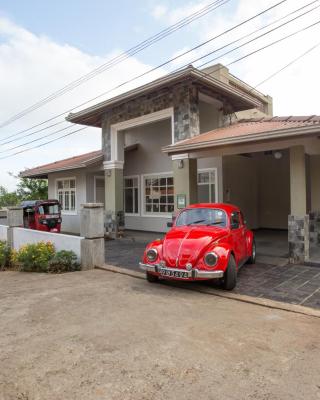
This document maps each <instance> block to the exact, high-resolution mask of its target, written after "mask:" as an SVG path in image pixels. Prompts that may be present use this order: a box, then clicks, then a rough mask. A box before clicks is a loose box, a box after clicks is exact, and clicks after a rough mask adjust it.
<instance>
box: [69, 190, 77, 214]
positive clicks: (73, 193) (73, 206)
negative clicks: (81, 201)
mask: <svg viewBox="0 0 320 400" xmlns="http://www.w3.org/2000/svg"><path fill="white" fill-rule="evenodd" d="M75 209H76V192H75V191H74V190H72V191H71V207H70V210H75Z"/></svg>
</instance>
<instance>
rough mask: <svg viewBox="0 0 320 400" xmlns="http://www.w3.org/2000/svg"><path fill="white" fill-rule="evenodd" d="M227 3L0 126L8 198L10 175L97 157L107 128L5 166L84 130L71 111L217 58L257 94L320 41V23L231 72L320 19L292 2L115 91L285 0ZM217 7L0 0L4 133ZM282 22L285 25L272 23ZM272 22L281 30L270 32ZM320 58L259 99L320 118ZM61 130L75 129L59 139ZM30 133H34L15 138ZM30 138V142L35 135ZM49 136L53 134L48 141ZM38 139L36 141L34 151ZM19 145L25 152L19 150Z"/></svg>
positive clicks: (297, 0) (1, 176) (277, 111)
mask: <svg viewBox="0 0 320 400" xmlns="http://www.w3.org/2000/svg"><path fill="white" fill-rule="evenodd" d="M225 1H226V2H225V4H223V5H222V6H221V7H219V8H218V9H216V10H214V11H212V12H210V13H208V14H207V15H206V16H204V17H202V18H200V19H198V20H197V21H194V22H193V23H191V24H189V25H188V26H185V27H183V28H182V29H180V30H179V31H177V32H175V33H173V34H172V35H170V36H168V37H167V38H165V39H163V40H161V41H159V42H157V43H154V44H153V45H152V46H151V47H149V48H148V49H145V50H143V51H141V52H139V53H137V54H136V55H134V56H132V57H129V58H127V59H126V60H125V61H123V62H122V63H119V64H117V65H115V66H113V67H112V68H109V69H108V70H106V71H104V72H103V73H101V74H99V75H97V76H96V77H95V78H93V79H91V80H89V81H87V82H86V83H84V84H82V85H81V86H79V87H78V88H76V89H74V90H72V91H70V92H68V93H67V94H65V95H63V96H61V97H59V98H57V99H55V100H54V101H52V102H50V103H48V104H46V105H45V106H43V107H41V108H39V109H37V110H35V111H33V112H32V113H29V114H28V115H26V116H24V117H23V118H20V119H18V120H16V121H15V122H13V123H10V124H7V125H6V126H3V127H1V128H0V185H3V186H5V187H7V188H8V189H10V190H12V189H14V187H15V185H16V182H17V180H16V179H15V178H14V177H12V176H10V175H9V174H8V173H9V172H11V173H13V174H15V175H16V174H18V173H19V172H20V171H22V170H24V169H25V168H31V167H34V166H37V165H41V164H45V163H48V162H53V161H56V160H59V159H63V158H66V157H72V156H75V155H78V154H81V153H85V152H88V151H91V150H96V149H99V148H100V147H101V130H100V129H94V128H89V129H86V130H84V131H83V132H79V133H78V134H74V135H70V136H69V137H67V138H64V139H62V140H59V141H57V142H54V143H51V144H50V145H46V146H43V147H40V148H38V149H33V150H31V151H27V152H24V153H22V154H19V155H16V156H12V157H9V158H4V157H6V156H8V155H11V154H12V153H14V152H18V151H20V150H24V149H27V148H30V147H33V146H35V145H37V144H41V143H44V142H46V141H48V140H50V139H54V138H56V137H59V136H61V135H63V134H65V133H68V132H71V131H72V130H75V129H77V127H74V128H71V127H70V128H67V126H68V124H67V123H66V122H63V121H64V116H65V115H67V110H69V109H71V108H73V107H75V106H77V105H79V104H81V103H83V102H85V101H88V100H90V99H91V98H93V97H95V96H98V95H100V94H102V93H104V92H106V91H109V93H107V94H105V95H103V96H101V97H99V100H96V101H94V102H91V103H88V105H92V104H95V103H96V102H98V101H102V100H106V99H107V98H111V97H113V96H115V95H116V94H119V93H121V92H125V91H127V90H129V89H131V88H133V87H137V86H140V85H141V84H143V83H146V82H148V81H151V80H153V79H155V78H157V77H159V76H162V75H164V74H166V73H169V72H170V71H173V70H174V69H176V68H179V67H181V66H183V65H187V64H188V63H193V65H194V66H200V64H201V63H203V62H204V61H208V62H209V61H210V60H212V61H210V62H209V63H208V65H210V63H212V64H216V63H218V62H219V63H222V64H224V65H227V64H230V65H229V66H228V68H229V70H230V72H231V73H232V74H234V75H236V76H237V77H239V78H240V79H242V80H244V81H245V82H247V83H249V84H250V85H252V86H256V85H257V84H258V83H259V82H261V81H263V80H264V79H265V78H267V77H269V76H270V75H272V74H273V73H274V72H276V71H278V70H279V69H281V68H282V67H284V66H285V65H286V64H288V63H290V62H291V61H293V60H294V59H295V58H296V57H298V56H300V55H302V54H303V53H304V52H306V51H307V50H308V49H310V48H312V47H313V46H315V45H317V43H318V42H319V41H320V24H318V25H316V26H314V27H313V28H310V29H308V30H306V31H304V32H302V33H299V34H297V35H295V36H293V37H291V38H289V39H287V40H284V41H282V42H280V43H278V44H276V45H273V46H271V47H269V48H267V49H266V50H264V51H260V52H258V53H256V54H254V55H252V56H250V57H247V58H244V59H243V60H241V61H239V62H236V63H233V64H231V63H232V62H234V61H235V60H237V59H239V58H241V57H243V56H244V55H247V54H248V53H251V52H253V51H255V50H257V49H259V48H261V47H263V46H265V45H267V44H269V43H271V42H273V41H276V40H278V39H280V38H282V37H284V36H286V35H289V34H290V33H293V32H295V31H297V30H299V29H301V28H303V27H306V26H308V25H310V24H312V23H315V22H317V21H319V20H320V1H315V2H314V3H313V4H310V5H309V6H308V7H306V8H305V9H304V11H300V12H299V13H296V14H293V15H292V16H287V17H286V15H287V14H288V13H290V12H292V11H294V10H296V9H298V8H299V7H302V6H304V5H306V4H309V3H311V2H312V1H313V0H287V1H285V2H284V3H283V4H281V5H279V6H277V7H275V8H274V9H273V10H271V11H269V12H268V13H266V14H264V15H263V16H260V17H259V18H256V19H254V20H252V21H251V22H250V23H247V24H244V25H243V26H241V27H240V28H238V29H235V30H233V31H232V32H229V33H228V34H225V35H223V36H221V37H220V38H218V39H216V40H213V41H211V42H209V43H208V44H207V45H206V46H202V47H200V48H199V49H198V50H196V51H193V52H191V53H190V54H189V55H187V56H183V57H180V58H179V59H178V60H176V61H175V62H172V63H170V64H168V65H166V66H164V67H161V68H159V69H158V70H156V71H154V72H153V73H148V74H147V75H145V76H144V77H143V78H140V79H136V80H134V81H133V82H132V83H130V84H127V85H123V86H121V88H119V89H116V90H111V89H113V88H115V87H116V86H117V85H119V84H121V83H123V82H124V81H126V80H128V79H130V78H134V77H136V76H137V75H139V74H141V73H142V72H145V71H148V70H149V69H151V68H153V67H155V66H157V65H159V64H161V63H162V62H164V61H166V60H168V59H170V58H172V57H174V56H177V55H180V54H182V53H183V52H185V51H187V50H189V49H191V48H192V47H194V46H196V45H198V44H200V43H201V42H203V41H205V40H208V39H210V38H212V37H214V36H216V35H217V34H219V33H221V32H224V31H225V30H227V29H229V28H231V27H232V26H234V25H236V24H238V23H240V22H242V21H244V20H245V19H247V18H249V17H251V16H253V15H255V14H257V13H258V12H260V11H262V10H264V9H266V8H268V7H270V6H272V5H274V4H276V3H278V2H279V1H280V0H265V1H263V2H261V1H256V0H225ZM211 2H212V0H211V1H210V0H189V1H188V0H171V1H170V0H158V1H156V0H136V1H134V2H133V1H129V0H118V1H117V2H114V1H102V0H90V2H89V1H84V0H68V1H62V0H55V1H54V2H48V1H47V2H44V1H43V0H41V1H40V0H28V1H24V2H22V1H18V0H0V125H1V124H2V123H3V122H5V121H7V120H8V119H9V118H10V117H12V116H13V115H16V114H17V113H19V112H21V111H22V110H24V109H25V108H26V107H29V106H30V105H33V104H34V103H35V102H37V101H39V100H41V99H43V98H45V97H47V96H49V95H51V94H52V93H53V92H55V91H57V90H59V89H61V88H62V87H64V86H65V85H67V84H68V83H70V82H72V81H74V80H75V79H78V78H80V77H81V76H83V75H84V74H87V73H89V72H90V71H92V70H93V69H94V68H97V67H99V66H100V65H101V64H103V63H106V62H107V61H108V60H110V59H112V58H113V57H115V56H117V55H119V54H121V53H122V52H124V51H126V50H128V49H129V48H131V47H133V46H135V45H136V44H138V43H140V42H142V41H143V40H145V39H147V38H148V37H150V36H152V35H154V34H156V33H158V32H160V31H161V30H163V29H165V28H167V27H168V26H170V25H171V24H174V23H177V22H178V21H179V20H180V19H181V18H184V17H187V16H188V15H190V14H191V13H193V12H195V11H198V10H200V9H201V8H202V7H204V6H205V5H207V4H209V3H211ZM318 6H319V8H316V9H314V10H312V11H310V13H308V14H306V15H305V16H303V17H301V18H298V19H297V20H295V21H293V22H291V23H288V24H287V25H285V26H283V27H281V28H279V29H276V30H275V31H274V32H271V33H268V34H266V35H265V36H263V37H261V38H260V39H258V40H255V41H253V42H252V43H250V44H247V45H244V46H243V47H241V48H240V49H238V50H236V51H232V52H230V53H229V54H226V55H224V53H225V52H227V51H230V50H232V49H233V48H234V47H235V46H238V45H239V44H243V43H245V42H246V41H248V40H250V39H252V38H254V37H256V36H257V35H260V34H262V33H264V32H267V31H268V30H270V29H272V28H275V27H277V26H279V25H280V24H281V23H284V22H286V21H288V20H289V19H291V18H294V17H296V16H297V15H299V14H301V13H303V12H305V11H308V10H311V9H312V8H315V7H318ZM282 17H285V18H283V19H282V20H281V21H280V22H278V23H274V21H276V20H278V19H280V18H282ZM271 23H273V25H271V26H270V27H268V28H264V29H262V28H263V27H264V26H265V25H268V24H271ZM260 28H261V30H260V31H259V33H255V34H252V35H251V36H250V37H248V38H246V39H242V40H241V41H239V42H238V43H237V44H234V45H230V42H232V41H235V40H238V39H239V38H241V37H242V36H244V35H248V34H249V33H252V32H253V31H255V30H257V29H260ZM228 44H229V46H227V47H226V48H225V49H224V50H220V51H217V49H219V48H220V47H222V46H226V45H228ZM210 51H216V52H215V53H214V54H213V55H212V56H208V57H207V58H204V59H203V60H202V61H199V62H194V60H195V59H197V58H198V57H200V56H203V55H204V54H206V53H208V52H210ZM214 58H215V60H213V59H214ZM319 60H320V46H319V47H317V48H315V49H314V50H312V51H311V52H310V53H308V54H306V55H305V56H304V57H303V58H301V59H300V60H298V61H297V62H295V63H294V64H293V65H292V66H290V67H288V68H287V69H285V70H284V71H283V72H281V73H280V74H278V75H276V76H275V77H273V78H272V79H270V80H268V81H267V82H265V83H264V84H262V85H261V86H259V87H258V89H259V90H260V91H261V92H263V93H264V94H268V95H270V96H272V97H273V101H274V115H311V114H318V115H319V114H320V110H319V102H318V93H319V89H320V77H319V73H318V70H319ZM77 110H78V109H77ZM79 110H80V108H79ZM58 114H63V115H62V116H61V117H59V118H56V119H54V120H52V121H51V122H50V123H49V122H48V123H47V124H43V125H40V126H39V127H38V128H34V129H29V128H30V127H32V126H34V125H37V124H39V123H41V122H43V121H45V120H47V119H50V118H52V117H54V116H56V115H58ZM58 122H59V125H57V126H56V127H51V128H49V129H47V130H44V131H41V132H38V133H34V132H35V131H36V130H39V129H41V128H43V127H46V126H47V125H51V124H54V123H58ZM63 128H67V129H65V130H64V131H62V132H56V133H54V132H55V131H57V130H58V129H63ZM79 128H80V127H79ZM27 129H29V130H27ZM22 130H27V131H26V132H24V133H21V134H18V135H16V134H17V133H19V132H20V131H22ZM32 133H34V134H32ZM28 134H29V135H30V134H32V135H30V136H27V135H28ZM48 134H51V136H50V137H48V138H43V136H44V135H48ZM12 135H16V136H13V137H12V138H11V140H12V142H11V143H5V142H6V141H9V139H6V138H8V137H11V136H12ZM32 140H36V141H35V142H34V143H30V144H26V143H27V142H30V141H32ZM17 146H19V147H17ZM13 147H17V148H16V149H13Z"/></svg>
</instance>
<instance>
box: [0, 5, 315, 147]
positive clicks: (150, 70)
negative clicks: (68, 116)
mask: <svg viewBox="0 0 320 400" xmlns="http://www.w3.org/2000/svg"><path fill="white" fill-rule="evenodd" d="M286 1H287V0H282V1H280V2H278V3H276V4H274V5H273V6H271V7H269V8H267V9H265V10H263V11H261V12H259V13H258V14H255V15H254V16H252V17H250V18H248V19H246V20H244V21H242V22H241V23H239V24H236V25H234V26H233V27H231V28H229V29H227V30H225V31H223V32H222V33H220V34H218V35H216V36H214V37H212V38H210V39H208V40H206V41H204V42H201V43H200V44H199V45H197V46H195V47H193V48H192V49H190V50H187V51H185V52H184V53H182V54H179V55H178V56H176V57H173V58H171V59H169V60H167V61H166V62H163V63H161V64H160V65H158V66H157V67H154V68H151V69H149V70H148V71H146V72H144V73H142V74H140V75H137V76H135V77H134V78H132V79H129V80H127V81H125V82H123V83H121V84H119V85H117V86H115V87H113V88H112V89H109V90H107V91H106V92H103V93H101V94H100V95H98V96H96V97H94V98H91V99H89V100H87V101H85V102H83V103H81V104H78V105H77V106H75V107H72V108H70V109H68V110H66V111H64V112H62V113H60V114H57V115H55V116H53V117H51V118H49V119H47V120H45V121H42V122H40V123H38V124H36V125H33V126H32V127H30V128H27V129H24V130H22V131H19V132H17V133H15V134H12V135H9V136H7V137H5V138H3V139H0V142H1V141H3V140H6V139H11V138H13V137H17V136H19V135H21V134H23V133H25V132H28V131H30V130H31V129H34V128H37V127H39V126H41V125H44V124H46V123H48V122H51V121H53V120H54V119H56V118H59V117H61V116H63V115H65V113H70V112H72V111H74V110H75V109H77V108H80V107H82V106H84V105H87V104H88V103H90V102H92V101H94V100H97V99H98V98H100V97H102V96H105V95H106V94H108V93H110V92H112V91H114V90H116V89H119V88H121V87H122V86H125V85H127V84H128V83H131V82H133V81H135V80H137V79H139V78H141V77H143V76H145V75H147V74H150V73H151V72H154V71H156V70H158V69H159V68H162V67H164V66H165V65H167V64H169V63H171V62H173V61H176V60H177V59H179V58H181V57H183V56H185V55H187V54H189V53H191V52H192V51H194V50H197V49H199V48H200V47H202V46H204V45H206V44H208V43H210V42H212V41H213V40H215V39H217V38H219V37H221V36H223V35H225V34H227V33H229V32H231V31H233V30H234V29H236V28H238V27H240V26H242V25H244V24H246V23H248V22H250V21H252V20H253V19H255V18H257V17H259V16H261V15H263V14H265V13H266V12H268V11H270V10H272V9H273V8H275V7H277V6H279V5H281V4H283V3H284V2H286ZM316 1H318V0H315V1H312V2H311V3H308V4H307V5H306V6H305V7H307V6H308V5H311V4H313V3H315V2H316ZM45 129H46V128H43V130H45Z"/></svg>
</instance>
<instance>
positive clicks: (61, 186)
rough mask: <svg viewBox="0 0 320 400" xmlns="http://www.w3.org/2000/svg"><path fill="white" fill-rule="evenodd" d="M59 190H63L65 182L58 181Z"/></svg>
mask: <svg viewBox="0 0 320 400" xmlns="http://www.w3.org/2000/svg"><path fill="white" fill-rule="evenodd" d="M58 189H63V182H62V181H58Z"/></svg>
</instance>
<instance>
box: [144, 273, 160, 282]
mask: <svg viewBox="0 0 320 400" xmlns="http://www.w3.org/2000/svg"><path fill="white" fill-rule="evenodd" d="M146 278H147V281H148V282H150V283H155V282H158V280H159V278H158V277H157V276H156V275H153V274H150V273H149V272H147V273H146Z"/></svg>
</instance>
